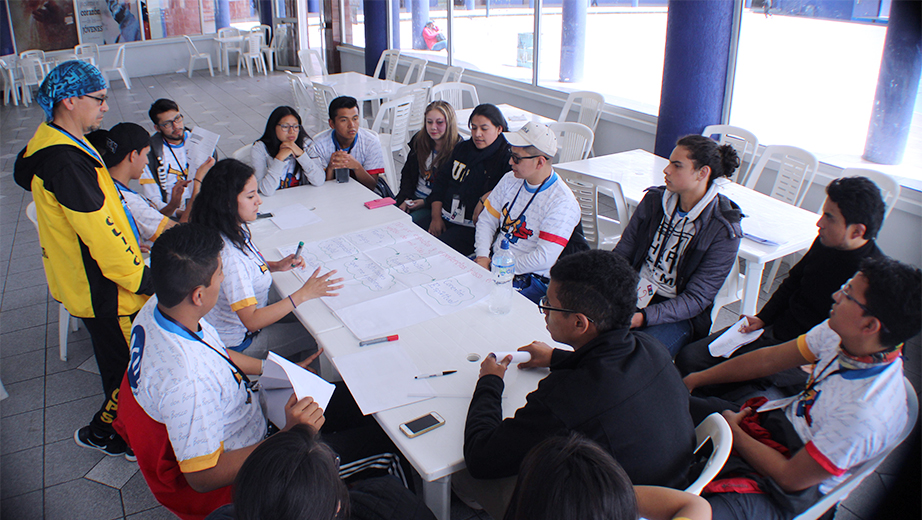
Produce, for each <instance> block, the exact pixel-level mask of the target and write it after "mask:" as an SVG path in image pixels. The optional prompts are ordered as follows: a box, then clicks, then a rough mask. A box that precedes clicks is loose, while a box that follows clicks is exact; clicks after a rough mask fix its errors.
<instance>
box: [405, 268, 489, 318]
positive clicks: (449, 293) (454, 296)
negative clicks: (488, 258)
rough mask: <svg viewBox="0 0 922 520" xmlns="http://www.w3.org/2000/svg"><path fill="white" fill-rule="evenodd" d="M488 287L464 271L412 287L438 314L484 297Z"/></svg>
mask: <svg viewBox="0 0 922 520" xmlns="http://www.w3.org/2000/svg"><path fill="white" fill-rule="evenodd" d="M484 272H486V271H484ZM490 289H491V287H490V286H488V285H487V284H486V282H485V281H484V280H483V279H478V278H477V277H476V276H475V275H474V273H464V274H461V275H458V276H454V277H452V278H446V279H444V280H436V281H434V282H429V283H427V284H424V285H421V286H419V287H414V288H413V292H415V293H416V295H417V296H419V298H420V299H421V300H422V301H424V302H425V303H426V305H428V306H429V307H430V308H431V309H432V310H434V311H435V312H436V313H437V314H438V315H439V316H445V315H447V314H451V313H453V312H455V311H457V310H458V309H463V308H465V307H467V306H469V305H472V304H474V303H477V302H479V301H480V300H482V299H484V298H486V297H487V296H488V295H489V294H490Z"/></svg>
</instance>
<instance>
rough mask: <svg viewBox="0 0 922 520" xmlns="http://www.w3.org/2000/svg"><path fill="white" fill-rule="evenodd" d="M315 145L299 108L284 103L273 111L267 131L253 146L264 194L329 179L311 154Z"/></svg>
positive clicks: (253, 162) (260, 185)
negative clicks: (298, 110)
mask: <svg viewBox="0 0 922 520" xmlns="http://www.w3.org/2000/svg"><path fill="white" fill-rule="evenodd" d="M311 144H313V141H312V140H311V138H310V136H308V135H307V132H306V131H304V126H303V125H301V116H300V115H298V112H297V111H296V110H295V109H293V108H291V107H286V106H281V107H277V108H276V109H275V110H273V111H272V113H271V114H269V120H268V121H266V131H265V132H263V135H262V137H260V138H259V139H257V140H256V142H255V143H253V148H251V149H250V164H251V165H252V166H253V169H254V170H255V171H256V182H257V183H258V184H259V191H260V193H262V194H263V195H266V196H270V195H272V194H274V193H275V190H280V189H283V188H291V187H292V186H301V185H303V184H307V183H311V184H313V185H314V186H320V185H322V184H323V181H324V180H325V178H326V177H325V175H324V172H323V168H322V167H321V166H320V164H319V162H318V161H317V160H316V159H311V156H310V155H309V154H308V153H307V150H308V149H309V147H310V145H311Z"/></svg>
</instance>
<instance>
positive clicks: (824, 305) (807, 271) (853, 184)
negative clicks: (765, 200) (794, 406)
mask: <svg viewBox="0 0 922 520" xmlns="http://www.w3.org/2000/svg"><path fill="white" fill-rule="evenodd" d="M883 221H884V201H883V199H882V198H881V196H880V189H879V188H878V187H877V185H875V184H874V183H873V182H872V181H871V180H870V179H867V178H865V177H843V178H841V179H836V180H834V181H832V182H831V183H829V185H828V186H826V202H825V203H823V214H822V215H821V216H820V219H819V221H817V223H816V226H817V227H818V228H819V236H817V238H816V240H814V241H813V245H811V246H810V250H809V251H807V253H806V254H805V255H804V257H803V258H802V259H801V260H800V261H799V262H797V264H795V265H794V267H792V268H791V270H790V271H789V272H788V275H787V277H786V278H785V279H784V281H783V282H781V285H780V286H779V287H778V289H776V290H775V292H774V293H773V294H772V297H771V298H770V299H769V300H768V302H767V303H766V304H765V305H764V306H763V307H762V310H761V311H759V313H758V314H757V315H755V316H746V318H747V319H748V320H749V323H748V325H746V326H745V327H743V331H744V332H752V331H755V330H758V329H764V330H763V332H762V335H761V336H759V337H758V338H757V339H756V340H755V341H753V342H752V343H750V344H748V345H743V346H742V347H740V348H739V349H738V350H737V351H736V352H734V353H733V355H732V356H731V357H735V356H741V355H743V354H745V353H747V352H752V351H753V350H756V349H760V348H763V347H770V346H772V345H779V344H781V343H784V342H786V341H790V340H792V339H795V338H797V337H798V336H800V335H801V334H806V333H807V331H809V330H810V329H812V328H813V327H815V326H817V325H819V324H820V323H821V322H822V321H823V320H825V319H826V318H827V317H828V316H829V306H830V305H832V302H833V298H832V297H833V294H835V292H836V291H838V290H839V288H840V287H841V286H842V284H843V283H845V281H846V280H848V279H849V278H851V277H852V275H853V274H855V271H857V270H858V266H859V265H860V264H861V261H862V260H864V259H865V258H879V257H881V256H884V254H883V253H882V252H881V250H880V249H879V248H878V247H877V244H876V243H875V241H874V238H875V237H876V236H877V232H878V231H879V230H880V227H881V225H882V224H883ZM726 330H727V329H724V330H721V331H718V332H715V333H714V334H712V335H710V336H708V337H707V338H704V339H701V340H699V341H696V342H694V343H691V344H689V345H686V346H685V348H683V349H682V351H681V352H679V355H678V356H676V359H675V364H676V367H677V368H678V369H679V371H680V372H681V373H682V375H687V374H689V373H691V372H699V371H701V370H704V369H706V368H710V367H712V366H714V365H716V364H718V363H721V362H723V361H725V359H724V358H722V357H714V356H712V355H711V354H710V351H709V350H708V346H709V345H710V344H711V342H712V341H714V340H715V339H717V337H718V336H720V335H721V334H723V333H724V332H725V331H726ZM806 377H807V376H806V374H805V373H804V371H803V370H800V368H795V369H792V370H788V371H784V372H781V373H779V374H773V375H771V376H769V377H767V378H765V379H763V380H759V381H752V382H747V383H744V384H732V385H720V386H719V387H718V386H715V387H710V388H707V389H703V391H705V392H707V393H708V394H710V395H721V396H723V397H725V398H727V399H730V400H731V401H732V400H735V399H734V397H735V396H739V397H741V396H743V395H745V394H747V393H751V392H753V391H757V390H766V389H767V388H768V387H769V386H775V387H776V388H779V389H780V390H782V391H783V392H785V393H787V394H790V395H793V394H795V393H799V392H800V390H802V389H803V385H804V382H805V381H806ZM728 392H733V393H732V394H729V393H728Z"/></svg>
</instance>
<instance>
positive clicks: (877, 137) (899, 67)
mask: <svg viewBox="0 0 922 520" xmlns="http://www.w3.org/2000/svg"><path fill="white" fill-rule="evenodd" d="M919 20H922V3H919V1H918V0H894V1H893V3H891V4H890V20H889V22H888V23H887V36H886V37H885V38H884V55H883V58H882V59H881V60H880V73H879V74H878V76H877V93H876V94H875V95H874V112H873V113H872V114H871V123H870V127H869V128H868V138H867V141H866V142H865V144H864V155H863V157H864V159H866V160H868V161H871V162H875V163H878V164H900V163H901V162H903V153H904V152H905V151H906V143H907V141H908V140H909V128H910V123H911V122H912V112H913V108H914V107H915V104H916V94H917V92H918V91H919V77H920V75H922V48H920V47H922V27H920V24H919Z"/></svg>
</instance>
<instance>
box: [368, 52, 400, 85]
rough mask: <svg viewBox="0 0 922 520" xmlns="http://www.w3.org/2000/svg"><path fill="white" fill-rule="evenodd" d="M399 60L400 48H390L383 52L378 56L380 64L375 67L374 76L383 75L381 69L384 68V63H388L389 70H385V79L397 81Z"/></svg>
mask: <svg viewBox="0 0 922 520" xmlns="http://www.w3.org/2000/svg"><path fill="white" fill-rule="evenodd" d="M398 61H400V49H388V50H386V51H384V52H382V53H381V57H380V58H378V65H377V66H376V67H375V73H374V74H372V77H374V78H379V77H381V69H382V68H384V64H385V63H386V64H387V70H386V71H384V79H389V80H391V81H396V80H397V62H398Z"/></svg>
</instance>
